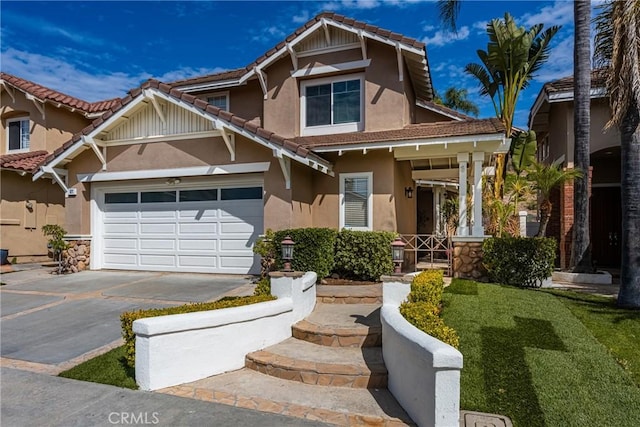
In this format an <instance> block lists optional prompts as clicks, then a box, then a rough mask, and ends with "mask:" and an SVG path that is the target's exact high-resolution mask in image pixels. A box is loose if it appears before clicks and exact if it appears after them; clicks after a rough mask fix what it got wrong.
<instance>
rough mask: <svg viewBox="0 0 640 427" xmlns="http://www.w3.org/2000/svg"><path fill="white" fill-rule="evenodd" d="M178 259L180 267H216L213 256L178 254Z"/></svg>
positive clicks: (215, 260)
mask: <svg viewBox="0 0 640 427" xmlns="http://www.w3.org/2000/svg"><path fill="white" fill-rule="evenodd" d="M178 260H179V263H180V266H181V267H201V268H216V267H217V265H216V264H217V258H216V257H215V256H197V255H180V256H178Z"/></svg>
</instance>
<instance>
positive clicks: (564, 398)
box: [443, 280, 640, 427]
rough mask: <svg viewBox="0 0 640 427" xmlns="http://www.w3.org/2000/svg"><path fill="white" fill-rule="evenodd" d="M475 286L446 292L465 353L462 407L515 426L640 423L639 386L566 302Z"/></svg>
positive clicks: (464, 284) (450, 319) (458, 284)
mask: <svg viewBox="0 0 640 427" xmlns="http://www.w3.org/2000/svg"><path fill="white" fill-rule="evenodd" d="M472 283H473V282H469V281H461V280H453V282H452V284H451V286H449V287H448V288H447V289H446V290H445V294H444V301H445V309H444V312H443V317H444V320H445V321H446V323H447V324H448V325H450V326H451V327H453V328H454V329H456V330H457V331H458V334H459V335H460V351H461V352H462V354H463V356H464V368H463V370H462V376H461V402H460V403H461V408H462V409H467V410H476V411H482V412H492V413H498V414H502V415H506V416H508V417H510V418H511V419H512V421H513V423H514V425H515V426H527V427H529V426H585V425H589V426H638V425H640V388H639V387H638V386H637V384H636V383H635V382H634V381H633V379H632V377H631V375H629V373H628V372H626V371H625V370H623V369H622V367H621V366H620V365H619V364H618V363H616V360H615V358H614V357H613V356H612V355H611V354H610V353H609V351H608V350H607V349H606V348H605V347H604V346H603V345H602V344H600V342H599V341H598V340H597V339H596V338H595V337H594V335H593V334H592V333H591V331H590V330H589V329H588V328H587V327H586V326H585V325H584V324H583V323H582V321H581V320H580V319H579V318H577V317H576V315H574V314H573V312H572V311H571V309H570V308H569V307H568V306H567V305H566V304H565V302H563V301H562V300H561V298H559V297H556V296H554V295H551V294H549V293H545V292H539V291H536V290H530V289H519V288H515V287H506V286H499V285H494V284H483V283H477V284H472ZM476 290H477V292H476ZM635 348H636V349H637V340H636V347H635Z"/></svg>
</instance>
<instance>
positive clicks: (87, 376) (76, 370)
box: [60, 346, 138, 390]
mask: <svg viewBox="0 0 640 427" xmlns="http://www.w3.org/2000/svg"><path fill="white" fill-rule="evenodd" d="M60 376H61V377H64V378H71V379H74V380H80V381H89V382H92V383H100V384H110V385H115V386H117V387H123V388H130V389H134V390H135V389H137V388H138V385H137V384H136V378H135V371H134V369H132V368H130V367H128V366H127V358H126V349H125V347H124V346H121V347H117V348H114V349H113V350H111V351H109V352H107V353H105V354H103V355H100V356H97V357H94V358H93V359H90V360H87V361H86V362H84V363H81V364H80V365H78V366H75V367H73V368H71V369H69V370H68V371H64V372H62V373H61V374H60Z"/></svg>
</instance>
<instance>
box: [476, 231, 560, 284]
mask: <svg viewBox="0 0 640 427" xmlns="http://www.w3.org/2000/svg"><path fill="white" fill-rule="evenodd" d="M482 251H483V255H482V257H483V260H482V263H483V264H484V266H485V268H486V269H487V271H488V272H489V278H490V279H491V280H492V281H494V282H497V283H501V284H505V285H515V286H521V287H540V285H541V284H542V281H543V280H545V279H546V278H548V277H549V276H551V273H552V272H553V265H554V262H555V257H556V241H555V240H554V239H550V238H547V237H533V238H532V237H492V238H490V239H487V240H485V241H484V243H483V245H482Z"/></svg>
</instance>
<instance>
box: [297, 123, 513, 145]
mask: <svg viewBox="0 0 640 427" xmlns="http://www.w3.org/2000/svg"><path fill="white" fill-rule="evenodd" d="M504 131H505V128H504V125H503V124H502V122H501V121H500V120H498V119H496V118H491V119H472V120H465V121H449V122H435V123H420V124H411V125H408V126H405V127H404V128H402V129H393V130H383V131H378V132H352V133H342V134H332V135H321V136H303V137H297V138H295V141H296V142H297V143H299V144H300V145H302V146H303V147H305V148H308V149H310V150H313V149H316V148H319V147H340V146H348V145H350V144H363V143H375V142H393V141H406V140H413V139H429V138H446V137H451V136H468V135H483V134H493V133H501V132H504Z"/></svg>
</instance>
